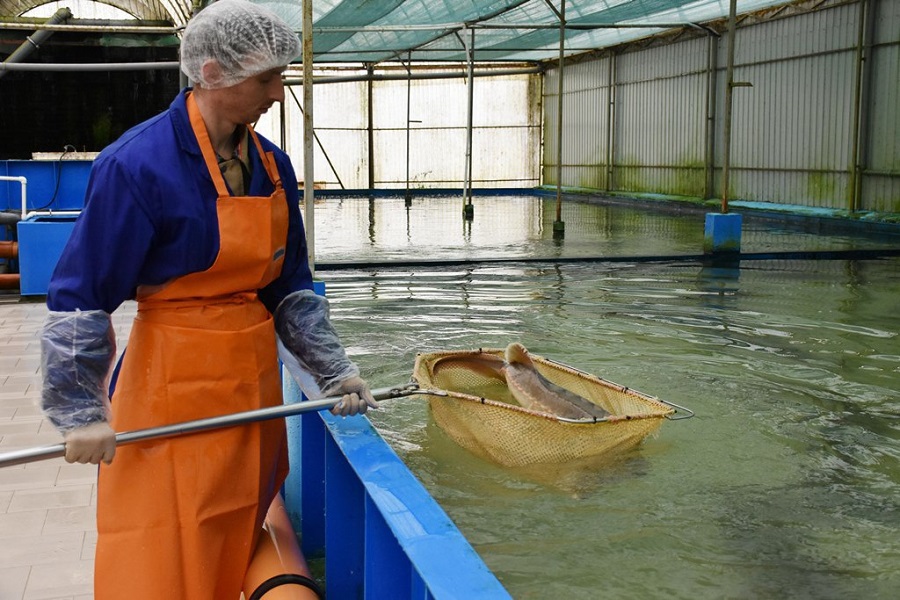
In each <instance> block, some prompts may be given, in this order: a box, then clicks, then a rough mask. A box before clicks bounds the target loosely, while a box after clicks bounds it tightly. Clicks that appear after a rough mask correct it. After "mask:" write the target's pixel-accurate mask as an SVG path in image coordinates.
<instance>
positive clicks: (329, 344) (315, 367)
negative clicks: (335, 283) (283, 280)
mask: <svg viewBox="0 0 900 600" xmlns="http://www.w3.org/2000/svg"><path fill="white" fill-rule="evenodd" d="M275 331H276V332H277V333H278V338H279V342H280V346H283V348H284V350H286V351H287V352H284V351H280V354H281V359H282V362H284V364H285V367H286V368H287V369H288V372H290V373H291V376H292V377H293V378H294V379H295V380H296V381H297V384H298V385H299V386H300V388H301V389H302V390H303V393H304V394H306V396H307V397H308V398H310V399H315V398H320V397H324V396H328V395H330V394H332V393H334V392H336V391H337V389H338V388H339V387H340V384H341V382H343V381H344V380H346V379H349V378H350V377H357V376H359V368H358V367H357V366H356V365H355V364H353V362H351V361H350V359H349V358H347V353H346V352H345V351H344V347H343V345H342V344H341V340H340V339H339V338H338V334H337V332H336V331H335V329H334V326H333V325H332V324H331V319H330V318H329V316H328V300H326V299H325V298H324V297H322V296H319V295H317V294H316V293H315V292H313V291H312V290H300V291H299V292H294V293H292V294H289V295H288V296H286V297H285V299H284V300H282V301H281V303H280V304H279V305H278V309H277V310H276V311H275ZM279 350H281V349H279ZM285 354H287V355H288V356H285ZM291 359H293V360H291Z"/></svg>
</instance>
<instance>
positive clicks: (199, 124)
mask: <svg viewBox="0 0 900 600" xmlns="http://www.w3.org/2000/svg"><path fill="white" fill-rule="evenodd" d="M186 103H187V110H188V117H189V118H190V120H191V128H192V129H193V130H194V135H195V136H197V143H198V144H199V145H200V152H201V153H202V154H203V160H204V161H205V162H206V168H207V169H209V176H210V177H211V178H212V180H213V183H214V184H215V186H216V191H217V192H218V193H219V196H230V195H231V193H230V192H229V191H228V186H227V185H225V178H224V177H222V172H221V171H220V170H219V161H218V160H216V153H215V152H214V151H213V147H212V142H211V141H210V139H209V132H207V131H206V123H204V122H203V115H201V114H200V108H199V107H198V106H197V100H195V99H194V95H193V94H190V93H189V94H188V95H187V101H186ZM247 130H248V131H249V132H250V137H252V138H253V143H254V144H256V149H257V151H258V152H259V158H260V160H261V161H262V164H263V166H264V167H265V169H266V175H268V176H269V181H271V182H272V185H274V186H275V189H276V190H278V189H281V174H280V173H278V166H277V165H276V164H275V155H274V153H273V152H264V151H263V148H262V144H261V143H260V141H259V137H258V136H257V135H256V132H255V131H254V130H253V128H252V127H251V126H250V125H249V124H248V125H247Z"/></svg>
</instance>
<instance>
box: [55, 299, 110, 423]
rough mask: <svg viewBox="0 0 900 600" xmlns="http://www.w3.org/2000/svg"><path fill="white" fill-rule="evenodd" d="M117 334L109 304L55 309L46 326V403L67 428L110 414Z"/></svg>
mask: <svg viewBox="0 0 900 600" xmlns="http://www.w3.org/2000/svg"><path fill="white" fill-rule="evenodd" d="M115 356H116V338H115V335H114V333H113V328H112V321H111V319H110V315H109V313H107V312H106V311H103V310H88V311H74V312H57V311H51V312H50V314H49V315H48V316H47V320H46V321H45V322H44V327H43V330H42V331H41V372H42V373H43V380H44V386H43V390H42V392H41V408H42V409H43V411H44V414H45V415H46V416H47V418H48V419H49V420H50V422H51V423H53V425H54V426H55V427H56V428H57V429H58V430H59V431H61V432H63V433H65V432H67V431H70V430H72V429H76V428H78V427H83V426H85V425H90V424H91V423H96V422H99V421H108V420H109V373H110V368H111V367H112V364H113V360H114V359H115Z"/></svg>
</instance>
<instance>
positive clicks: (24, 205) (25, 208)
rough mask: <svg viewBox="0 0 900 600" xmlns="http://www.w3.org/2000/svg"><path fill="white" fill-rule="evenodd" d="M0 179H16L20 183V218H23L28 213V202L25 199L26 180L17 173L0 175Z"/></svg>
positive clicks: (26, 193)
mask: <svg viewBox="0 0 900 600" xmlns="http://www.w3.org/2000/svg"><path fill="white" fill-rule="evenodd" d="M0 181H18V182H19V183H20V184H22V220H24V219H25V217H26V216H27V213H28V202H27V200H26V197H27V195H28V180H27V179H25V178H24V177H20V176H18V175H0Z"/></svg>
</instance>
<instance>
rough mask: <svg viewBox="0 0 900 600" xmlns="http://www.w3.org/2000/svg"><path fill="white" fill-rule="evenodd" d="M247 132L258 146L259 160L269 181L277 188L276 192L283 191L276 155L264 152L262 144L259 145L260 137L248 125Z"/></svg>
mask: <svg viewBox="0 0 900 600" xmlns="http://www.w3.org/2000/svg"><path fill="white" fill-rule="evenodd" d="M247 130H248V131H249V132H250V137H252V138H253V143H254V144H256V149H257V150H258V151H259V158H260V159H261V160H262V164H263V166H264V167H265V168H266V173H268V175H269V180H270V181H271V182H272V184H273V185H274V186H275V189H276V190H278V189H281V173H279V172H278V165H277V164H276V163H275V153H274V152H265V151H263V147H262V144H260V143H259V137H258V136H257V135H256V131H254V129H253V128H252V127H250V125H247Z"/></svg>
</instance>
